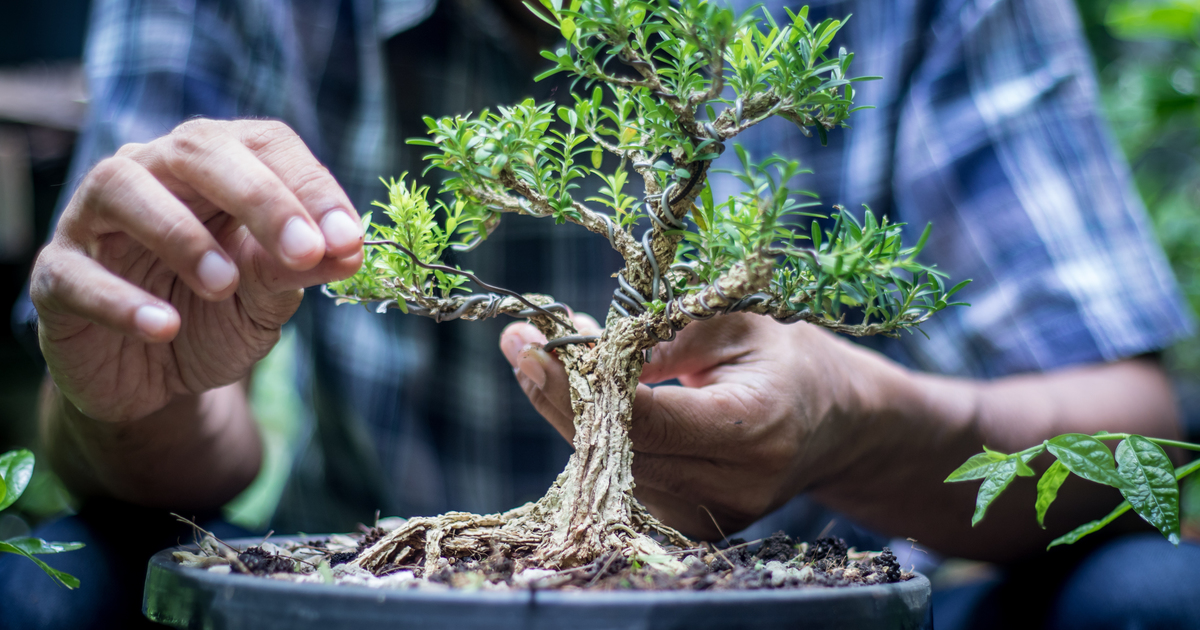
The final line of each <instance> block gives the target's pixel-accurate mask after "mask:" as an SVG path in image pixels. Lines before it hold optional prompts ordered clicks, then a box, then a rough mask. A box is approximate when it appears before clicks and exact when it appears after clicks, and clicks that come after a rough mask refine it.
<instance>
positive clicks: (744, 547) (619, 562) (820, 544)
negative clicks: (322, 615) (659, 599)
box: [214, 527, 913, 591]
mask: <svg viewBox="0 0 1200 630" xmlns="http://www.w3.org/2000/svg"><path fill="white" fill-rule="evenodd" d="M386 533H387V531H386V530H384V529H382V528H379V527H373V528H367V527H363V528H362V533H361V534H360V535H358V536H355V537H354V539H356V540H354V539H350V538H347V537H345V536H341V537H335V538H340V541H338V543H337V544H335V543H334V541H333V539H332V538H331V539H323V540H310V541H304V542H300V543H296V544H295V545H293V546H292V547H291V548H290V549H289V548H288V547H287V544H286V543H281V544H278V545H265V544H264V545H260V546H253V547H250V548H248V549H246V550H245V551H243V552H241V553H239V554H238V555H237V560H238V562H232V561H230V565H231V566H230V570H232V571H235V572H239V573H250V574H252V575H257V576H268V575H270V576H273V577H275V578H280V577H287V576H281V575H278V574H293V575H295V574H297V573H313V572H314V568H315V567H318V566H320V564H322V563H326V564H327V566H328V567H330V568H332V567H342V565H348V564H349V563H350V562H352V561H353V560H354V559H356V558H357V557H358V556H359V555H360V554H362V552H363V551H364V550H366V549H367V548H369V547H370V546H371V545H373V544H374V543H375V542H377V541H378V540H379V539H380V538H382V537H383V536H384V535H385V534H386ZM355 542H357V545H355V544H354V543H355ZM264 546H265V547H267V548H268V549H270V551H266V550H264ZM301 549H303V550H304V554H305V555H304V557H300V555H299V552H300V550H301ZM292 553H297V554H298V555H297V558H295V559H294V558H292V557H291V554H292ZM672 558H673V559H675V560H680V561H682V563H683V564H684V566H685V569H684V570H683V571H681V572H678V573H675V574H671V573H669V572H665V571H658V570H653V565H655V564H658V563H662V562H666V561H669V560H670V559H672ZM214 560H215V558H214ZM514 560H519V558H509V557H504V556H500V555H494V556H492V557H487V558H476V557H464V558H444V559H442V560H440V561H439V563H438V568H437V569H435V570H433V571H431V572H429V574H428V575H424V574H423V573H424V568H423V566H421V565H419V564H410V565H404V566H395V567H389V568H388V569H386V570H384V571H383V572H381V573H380V574H379V575H378V576H375V577H376V578H384V577H385V576H388V575H394V574H400V573H405V574H407V576H405V577H406V579H407V577H408V576H411V578H413V579H414V581H420V582H427V583H432V584H437V585H445V586H449V587H455V588H479V587H481V586H484V585H485V584H490V585H492V586H494V587H501V588H502V587H504V586H507V587H511V588H537V589H565V590H580V589H583V590H590V589H594V590H697V591H701V590H755V589H789V588H811V587H853V586H868V585H873V584H890V583H893V582H899V581H903V580H907V579H909V578H911V577H912V575H913V574H911V573H904V572H903V571H902V570H901V568H900V564H899V563H898V562H897V560H896V556H895V554H894V553H892V551H891V550H890V549H888V548H886V547H885V548H884V549H883V551H882V552H881V553H867V552H855V551H853V550H851V549H849V548H847V545H846V542H845V541H844V540H842V539H840V538H821V539H819V540H817V541H816V542H814V543H811V544H808V543H800V544H797V543H796V542H795V541H794V540H792V539H791V538H790V537H788V536H787V534H785V533H783V532H776V533H775V534H773V535H771V536H769V537H767V538H765V539H762V540H760V541H751V542H746V541H743V540H740V539H733V540H730V541H729V542H728V544H726V545H724V546H722V547H713V546H710V545H705V546H703V547H697V548H694V549H674V550H672V551H670V553H669V556H657V557H638V556H634V557H632V558H630V557H626V556H624V555H623V554H621V553H619V552H613V553H611V554H608V555H606V556H603V557H601V558H598V559H597V560H595V561H594V562H592V563H590V564H587V565H584V566H581V567H575V568H572V569H566V570H563V571H540V572H539V573H538V575H537V576H536V577H533V578H530V577H529V576H527V575H522V574H514V571H513V570H514V564H515V563H514ZM342 568H343V569H346V568H349V569H351V570H358V571H359V572H360V574H361V569H355V568H354V567H352V566H351V567H342ZM325 571H327V572H328V571H329V569H325ZM367 577H368V578H370V576H369V575H368V576H367ZM422 578H424V579H422ZM372 579H373V578H372Z"/></svg>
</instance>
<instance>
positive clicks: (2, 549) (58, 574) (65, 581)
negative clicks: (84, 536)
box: [0, 539, 82, 589]
mask: <svg viewBox="0 0 1200 630" xmlns="http://www.w3.org/2000/svg"><path fill="white" fill-rule="evenodd" d="M17 540H18V541H20V540H23V539H17ZM40 542H45V541H40ZM46 544H48V545H54V544H60V545H65V546H69V545H70V544H74V543H70V544H66V543H46ZM80 546H82V545H80ZM63 551H67V549H65V548H64V549H63ZM0 553H15V554H17V555H21V556H25V557H26V558H29V559H30V560H32V561H33V563H34V564H36V565H38V568H40V569H41V570H42V571H44V572H45V573H46V575H49V576H50V577H52V578H54V580H56V581H57V582H58V583H59V584H62V585H63V586H65V587H67V588H70V589H75V588H79V579H78V578H76V577H75V576H73V575H71V574H70V573H65V572H63V571H59V570H58V569H55V568H54V567H51V566H50V565H48V564H46V563H45V562H42V561H41V560H40V559H38V558H37V556H35V555H33V554H32V553H29V552H28V551H26V550H24V549H22V548H21V547H18V546H17V545H15V544H13V542H12V541H7V542H0ZM46 553H56V552H46Z"/></svg>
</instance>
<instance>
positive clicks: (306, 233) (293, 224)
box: [279, 217, 321, 260]
mask: <svg viewBox="0 0 1200 630" xmlns="http://www.w3.org/2000/svg"><path fill="white" fill-rule="evenodd" d="M279 245H280V247H282V248H283V254H284V255H285V256H287V257H288V258H291V259H292V260H300V259H302V258H305V257H307V256H309V255H310V254H312V253H313V251H314V250H316V249H317V248H318V247H320V246H321V235H320V234H317V233H316V231H314V230H313V229H312V227H311V226H309V224H308V222H307V221H305V220H304V219H301V218H300V217H292V220H290V221H288V222H287V225H285V226H283V233H282V234H280V235H279Z"/></svg>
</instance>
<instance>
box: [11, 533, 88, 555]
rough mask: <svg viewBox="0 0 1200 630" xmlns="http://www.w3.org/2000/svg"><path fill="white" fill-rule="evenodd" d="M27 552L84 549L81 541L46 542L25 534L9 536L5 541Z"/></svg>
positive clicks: (43, 552) (58, 551)
mask: <svg viewBox="0 0 1200 630" xmlns="http://www.w3.org/2000/svg"><path fill="white" fill-rule="evenodd" d="M4 542H6V543H8V544H10V545H12V546H14V547H16V548H18V549H20V550H21V551H22V552H24V553H27V554H47V553H62V552H64V551H75V550H76V549H83V543H80V542H69V543H65V542H46V541H44V540H42V539H41V538H29V537H27V536H23V537H21V538H9V539H8V540H6V541H4Z"/></svg>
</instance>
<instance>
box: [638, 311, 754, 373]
mask: <svg viewBox="0 0 1200 630" xmlns="http://www.w3.org/2000/svg"><path fill="white" fill-rule="evenodd" d="M759 319H761V317H759V316H757V315H749V314H745V313H740V314H735V315H725V316H721V317H715V318H713V319H708V320H704V321H699V322H694V323H692V324H690V325H688V327H687V328H685V329H683V330H682V331H680V332H679V335H678V336H677V337H676V339H675V340H674V341H672V342H669V343H661V344H659V345H657V346H655V347H654V360H653V361H652V362H650V363H647V364H646V366H645V367H644V368H643V369H642V376H641V382H643V383H660V382H662V381H665V380H669V379H672V378H678V379H680V380H681V382H684V383H685V384H688V385H692V386H700V385H701V384H707V383H708V382H711V380H712V379H711V375H710V372H711V371H712V370H713V369H714V368H716V367H719V366H721V365H724V364H728V363H731V362H734V361H736V360H737V359H739V358H740V357H742V356H744V355H745V354H746V353H747V352H749V351H750V349H751V346H750V345H749V344H748V342H749V341H750V340H751V339H752V338H753V337H754V336H755V335H756V334H757V333H758V328H759V326H760V325H761V324H762V323H763V322H760V321H757V320H759Z"/></svg>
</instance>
